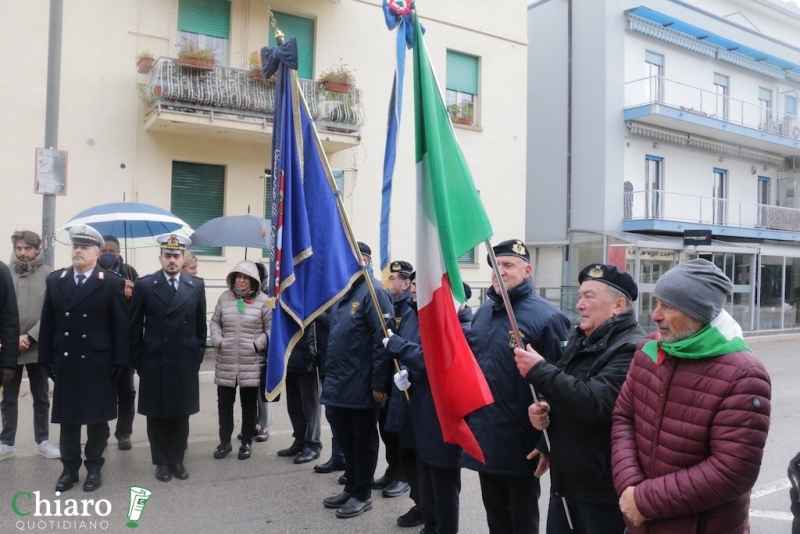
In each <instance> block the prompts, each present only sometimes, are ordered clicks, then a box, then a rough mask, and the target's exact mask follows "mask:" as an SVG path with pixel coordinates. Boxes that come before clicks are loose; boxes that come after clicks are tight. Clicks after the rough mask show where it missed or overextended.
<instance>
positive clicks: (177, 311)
mask: <svg viewBox="0 0 800 534" xmlns="http://www.w3.org/2000/svg"><path fill="white" fill-rule="evenodd" d="M131 308H132V311H131V355H132V360H133V365H134V367H136V370H137V371H138V372H139V413H140V414H142V415H146V416H150V417H161V418H170V417H186V416H189V415H192V414H195V413H197V412H198V411H200V384H199V379H198V372H199V370H200V364H201V363H202V361H203V356H204V354H205V350H206V331H207V327H206V290H205V284H204V283H203V280H202V279H201V278H197V277H195V276H190V275H188V274H186V273H181V276H180V284H179V286H178V290H177V291H176V292H173V291H172V288H171V287H170V286H169V284H168V283H167V280H166V278H165V276H164V272H163V271H158V272H156V273H155V274H151V275H149V276H145V277H143V278H139V279H138V280H136V282H135V283H134V286H133V298H132V300H131Z"/></svg>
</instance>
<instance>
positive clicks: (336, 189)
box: [292, 76, 409, 400]
mask: <svg viewBox="0 0 800 534" xmlns="http://www.w3.org/2000/svg"><path fill="white" fill-rule="evenodd" d="M292 82H293V84H294V88H295V90H296V91H297V93H298V94H299V95H300V101H301V102H302V103H303V107H304V108H305V110H306V113H307V114H308V116H309V117H310V116H311V113H310V112H309V110H308V103H307V102H306V97H305V95H304V94H303V91H302V88H301V87H300V82H299V81H298V80H297V76H292ZM311 130H312V131H313V132H314V142H315V143H316V145H317V151H318V152H319V153H320V155H321V156H322V162H323V164H324V166H325V175H326V176H327V177H328V185H330V187H331V189H332V191H333V193H334V197H336V207H337V208H338V209H339V216H340V217H341V218H342V222H343V223H344V229H345V233H346V234H347V237H348V239H349V240H350V246H351V247H352V248H353V250H354V251H355V253H356V257H357V258H358V263H359V265H361V273H362V274H363V276H364V281H365V282H366V284H367V288H368V289H369V294H370V297H371V298H372V304H373V307H374V308H375V313H377V314H378V320H379V321H380V323H381V328H382V329H383V337H389V330H388V328H387V327H386V321H384V319H383V313H382V312H381V306H380V303H379V302H378V295H377V294H376V293H375V287H374V286H373V285H372V277H370V276H369V273H368V272H367V266H366V265H364V257H363V256H362V255H361V250H360V249H359V248H358V241H357V240H356V236H355V233H354V232H353V227H352V226H351V225H350V219H349V218H348V217H347V212H346V211H345V209H344V203H343V202H342V193H341V191H339V187H338V186H337V185H336V181H335V180H334V179H333V173H332V172H331V164H330V162H329V161H328V155H327V154H326V153H325V150H323V148H322V141H320V138H319V133H318V132H317V127H316V126H315V125H313V124H312V125H311ZM392 361H393V362H394V368H395V370H396V371H397V372H398V373H399V372H400V364H399V363H398V361H397V359H396V358H392ZM403 393H405V396H406V400H409V396H408V390H406V391H404V392H403Z"/></svg>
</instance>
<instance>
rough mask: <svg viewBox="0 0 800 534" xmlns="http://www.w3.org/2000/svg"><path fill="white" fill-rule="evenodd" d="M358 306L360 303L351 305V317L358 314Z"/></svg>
mask: <svg viewBox="0 0 800 534" xmlns="http://www.w3.org/2000/svg"><path fill="white" fill-rule="evenodd" d="M358 304H359V303H358V302H353V303H352V304H350V315H355V314H356V312H357V311H358Z"/></svg>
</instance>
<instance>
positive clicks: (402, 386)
mask: <svg viewBox="0 0 800 534" xmlns="http://www.w3.org/2000/svg"><path fill="white" fill-rule="evenodd" d="M394 385H395V386H397V389H399V390H400V391H405V390H407V389H408V388H410V387H411V382H410V381H409V380H408V370H407V369H403V370H402V371H400V372H398V373H395V374H394Z"/></svg>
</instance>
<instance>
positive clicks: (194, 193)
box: [0, 0, 527, 309]
mask: <svg viewBox="0 0 800 534" xmlns="http://www.w3.org/2000/svg"><path fill="white" fill-rule="evenodd" d="M49 5H50V2H49V1H48V0H30V1H26V2H11V3H9V4H8V5H7V6H6V9H5V10H4V13H3V16H2V17H0V48H2V49H3V50H4V51H5V53H6V59H5V60H4V61H3V73H2V75H0V94H2V95H3V100H4V105H3V106H0V124H2V125H3V128H2V129H0V154H2V156H1V157H0V181H2V184H3V194H2V195H0V210H1V211H0V212H1V213H2V218H0V236H2V235H5V236H9V237H10V235H11V234H12V232H13V231H14V230H18V229H32V230H35V231H37V232H41V227H42V197H41V196H40V195H37V194H35V193H34V167H35V166H34V158H35V149H36V148H37V147H43V143H44V126H45V95H46V83H47V80H46V76H47V50H48V21H49ZM418 7H419V10H420V15H421V20H422V23H423V25H424V26H425V28H426V43H427V46H428V50H429V54H430V57H431V61H432V62H433V64H434V68H435V69H436V71H437V74H438V77H439V80H440V84H441V89H442V91H443V92H444V93H446V99H447V102H448V104H451V105H457V106H458V107H457V108H455V107H454V109H457V110H458V111H459V113H458V114H457V115H458V118H459V119H460V120H459V121H458V124H455V122H456V121H455V120H454V128H455V131H456V135H457V136H458V138H459V141H460V143H461V146H462V149H463V151H464V154H465V156H466V159H467V161H468V162H469V164H470V167H471V169H472V172H473V174H474V177H475V182H476V186H477V187H478V189H479V190H480V191H481V196H482V199H483V200H484V203H485V205H486V207H487V211H488V212H489V214H490V217H491V218H492V222H493V225H494V229H495V236H496V239H498V240H502V239H509V238H512V237H521V236H522V235H523V233H524V225H525V222H524V217H525V215H524V213H525V207H524V206H525V198H524V195H523V194H522V191H524V189H525V171H524V169H525V157H526V156H525V151H526V148H527V145H526V141H525V137H526V117H525V113H524V112H521V111H523V110H524V109H525V102H526V98H525V94H526V88H525V87H526V83H525V82H526V77H525V65H526V58H527V33H526V32H527V26H526V20H525V16H524V15H525V5H524V3H522V2H518V1H511V0H499V1H498V2H491V3H488V2H481V1H478V0H469V1H467V2H463V1H462V2H459V1H456V0H442V1H438V2H431V3H427V2H421V3H419V4H418ZM270 9H271V10H272V11H273V13H274V15H275V18H276V20H277V23H278V25H279V27H280V29H281V30H282V31H283V33H284V34H286V36H287V37H292V36H294V37H297V38H298V43H299V50H300V55H301V62H300V66H299V69H298V75H299V77H300V78H301V85H302V87H303V92H304V94H305V97H306V99H307V101H308V103H309V106H310V107H311V110H312V114H313V115H314V117H315V119H316V124H317V128H318V131H319V133H320V136H321V139H322V142H323V145H324V148H325V150H326V153H327V156H328V158H329V161H330V163H331V166H332V167H333V168H334V169H337V171H336V175H337V176H338V183H339V186H340V189H341V191H342V197H343V200H344V204H345V206H346V210H347V212H348V216H349V218H350V221H351V222H352V225H353V227H354V231H355V234H356V237H357V239H359V240H360V241H364V242H366V243H368V244H369V245H370V246H371V247H372V250H373V259H374V261H375V263H377V262H378V260H379V221H380V205H381V182H382V175H383V156H384V145H385V143H386V121H387V115H388V106H389V98H390V92H391V84H392V78H393V75H394V70H395V46H396V44H395V43H396V37H395V32H390V31H389V30H388V28H387V27H386V24H385V22H384V16H383V12H382V9H381V1H380V0H330V1H327V0H274V1H272V0H269V1H268V0H114V1H107V0H63V37H62V57H61V84H60V86H61V92H60V117H59V132H58V146H57V147H55V148H58V149H60V150H66V151H68V153H69V158H68V178H67V190H66V195H65V196H58V197H57V201H56V220H55V228H59V227H61V226H62V225H63V224H64V223H66V222H67V221H68V220H69V219H70V218H72V217H73V216H74V215H75V214H77V213H78V212H80V211H82V210H84V209H87V208H89V207H91V206H94V205H97V204H102V203H107V202H121V201H123V198H124V199H125V200H127V201H134V202H143V203H147V204H153V205H156V206H159V207H161V208H165V209H167V210H170V211H172V212H173V213H175V214H176V215H178V216H179V217H181V218H183V219H184V220H185V221H186V222H188V223H189V224H190V225H191V226H192V227H193V228H196V227H197V226H199V225H200V224H202V223H203V222H205V221H206V220H209V219H211V218H215V217H220V216H225V215H243V214H246V213H248V212H249V213H251V214H255V215H262V214H263V213H264V210H265V195H266V191H267V188H268V187H269V184H270V178H269V167H270V160H271V158H270V146H271V140H272V114H273V104H274V102H273V98H274V92H273V85H271V84H270V83H268V82H265V81H263V80H259V79H255V78H254V76H253V73H252V72H251V64H250V55H251V54H252V53H253V52H256V51H258V50H260V49H261V47H262V46H265V45H267V44H274V31H273V29H272V28H270V26H269V10H270ZM186 42H192V43H194V44H195V45H197V46H200V47H203V46H207V47H210V48H211V49H212V51H213V54H214V56H215V60H216V63H215V65H214V66H213V67H212V68H211V70H197V69H195V68H190V67H186V66H182V65H180V63H179V59H178V46H179V45H181V44H184V43H186ZM144 51H149V52H150V53H152V55H153V56H154V60H155V63H154V65H153V67H152V69H151V70H150V71H149V72H147V73H139V72H137V65H136V61H135V59H134V57H135V56H137V55H138V54H140V53H141V52H144ZM338 65H344V66H345V67H346V68H347V69H348V70H350V71H352V73H353V74H354V76H355V78H356V83H355V86H354V87H353V88H351V89H350V90H349V92H346V93H336V94H333V93H332V92H329V91H327V90H324V89H322V88H321V86H320V85H319V84H318V83H316V80H318V78H319V77H320V74H321V73H323V72H324V71H325V70H327V69H329V68H331V67H335V66H338ZM404 89H405V102H404V108H403V116H402V123H401V130H400V140H399V146H398V157H397V165H396V169H395V178H394V194H393V200H392V224H391V249H392V258H393V259H403V260H408V261H410V262H412V263H415V258H414V254H415V245H414V228H413V226H412V223H411V222H412V221H414V220H415V214H414V209H415V187H416V186H415V182H416V178H415V156H414V149H415V146H414V115H413V112H414V103H413V70H412V58H411V51H409V52H408V55H407V63H406V79H405V85H404ZM265 170H266V172H265ZM498 177H501V178H500V179H498ZM6 243H7V246H6V248H5V249H0V252H2V250H5V251H6V252H5V253H6V254H9V255H10V254H11V242H10V239H9V240H8V241H7V242H6ZM196 252H197V253H198V254H199V256H200V262H199V275H200V276H202V277H204V278H205V279H206V283H207V287H211V288H212V289H211V290H210V291H209V295H208V300H209V305H210V307H209V309H213V304H214V302H216V299H217V296H218V294H219V293H220V292H221V290H222V288H223V285H224V279H225V276H226V274H227V273H228V272H229V271H230V269H232V268H233V266H234V265H235V264H236V263H237V262H238V261H241V260H242V259H244V257H245V250H244V249H242V248H235V247H224V248H220V249H201V250H197V251H196ZM485 252H486V251H485V249H484V248H483V247H477V248H476V250H475V251H474V252H473V253H472V254H467V255H465V257H463V258H462V260H463V267H464V279H465V280H466V281H468V282H469V283H471V284H473V285H475V286H477V287H479V288H480V287H486V286H488V285H489V276H490V275H489V268H488V267H487V266H486V264H485V260H484V259H483V258H485ZM247 254H248V258H249V259H256V260H262V261H267V260H266V258H263V255H262V251H261V250H252V249H251V250H249V251H248V252H247ZM157 255H158V250H157V249H155V248H144V249H138V250H129V251H128V253H127V257H125V260H126V262H127V263H130V264H132V265H133V266H134V267H136V269H137V270H138V271H139V273H141V274H144V273H149V272H153V271H155V270H157V269H159V268H160V266H159V264H158V261H157ZM6 257H8V256H6ZM68 264H69V247H68V246H66V245H63V244H60V243H56V245H55V266H56V267H61V266H65V265H68ZM476 294H477V295H480V292H476ZM476 298H478V297H476Z"/></svg>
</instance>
